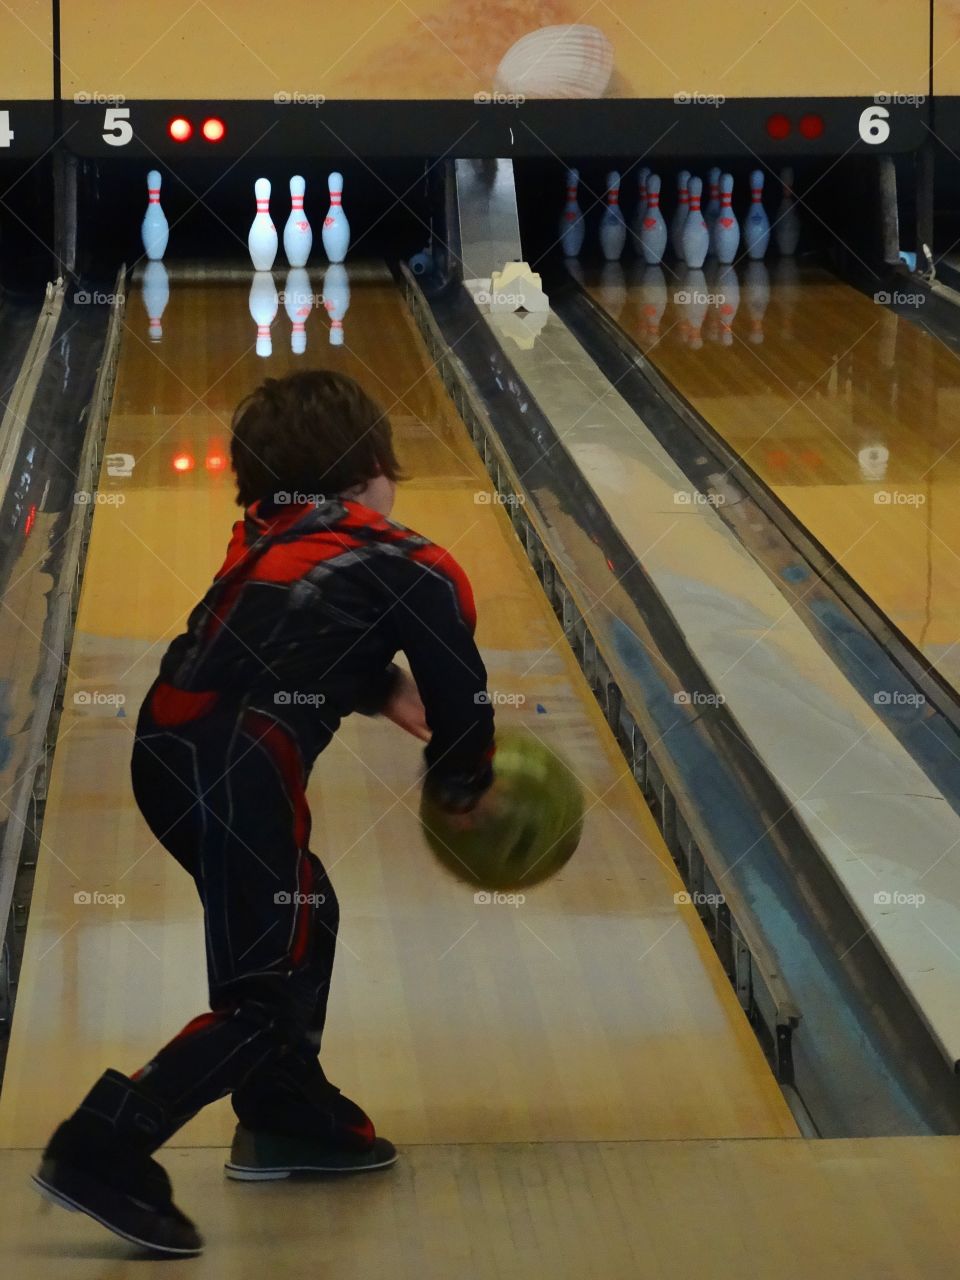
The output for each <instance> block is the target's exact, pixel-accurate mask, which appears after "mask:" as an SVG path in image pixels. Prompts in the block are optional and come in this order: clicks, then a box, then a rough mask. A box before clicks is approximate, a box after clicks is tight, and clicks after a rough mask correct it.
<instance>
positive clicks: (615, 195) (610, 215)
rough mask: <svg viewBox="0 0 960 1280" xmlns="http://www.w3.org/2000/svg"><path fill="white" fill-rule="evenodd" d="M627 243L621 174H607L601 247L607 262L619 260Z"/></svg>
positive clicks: (614, 172)
mask: <svg viewBox="0 0 960 1280" xmlns="http://www.w3.org/2000/svg"><path fill="white" fill-rule="evenodd" d="M626 243H627V224H626V223H625V222H624V220H623V211H622V210H621V208H620V175H619V173H617V171H616V169H614V171H613V172H612V173H608V174H607V207H606V208H605V209H604V211H603V217H602V218H601V219H600V248H601V250H602V252H603V256H604V257H605V258H606V260H607V262H617V261H618V260H619V258H620V256H621V254H622V253H623V246H624V245H625V244H626Z"/></svg>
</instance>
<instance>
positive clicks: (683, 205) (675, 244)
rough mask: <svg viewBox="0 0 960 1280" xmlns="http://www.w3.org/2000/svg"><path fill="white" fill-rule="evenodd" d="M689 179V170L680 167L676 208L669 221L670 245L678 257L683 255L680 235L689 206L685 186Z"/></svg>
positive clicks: (688, 194)
mask: <svg viewBox="0 0 960 1280" xmlns="http://www.w3.org/2000/svg"><path fill="white" fill-rule="evenodd" d="M689 181H690V170H689V169H681V170H680V172H679V173H678V174H677V208H676V210H675V212H674V215H673V219H672V220H671V222H670V247H671V248H672V249H673V252H674V255H675V256H676V257H678V258H682V257H683V243H682V240H681V237H682V236H683V224H684V223H685V222H686V220H687V210H688V209H689V207H690V193H689V190H688V188H687V184H688V183H689Z"/></svg>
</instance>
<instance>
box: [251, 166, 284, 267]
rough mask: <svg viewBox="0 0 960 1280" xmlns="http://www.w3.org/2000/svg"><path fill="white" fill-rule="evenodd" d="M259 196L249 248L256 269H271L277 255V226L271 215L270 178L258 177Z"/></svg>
mask: <svg viewBox="0 0 960 1280" xmlns="http://www.w3.org/2000/svg"><path fill="white" fill-rule="evenodd" d="M253 189H254V192H255V193H256V197H257V215H256V217H255V218H254V220H253V222H252V223H251V226H250V234H249V235H248V236H247V248H248V249H249V250H250V259H251V261H252V262H253V269H254V271H269V270H270V268H271V267H272V266H273V263H274V259H275V258H276V256H277V244H278V241H277V228H276V227H275V226H274V225H273V219H272V218H271V217H270V180H269V178H258V179H257V180H256V182H255V183H254V184H253Z"/></svg>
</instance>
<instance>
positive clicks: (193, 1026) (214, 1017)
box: [130, 1012, 230, 1080]
mask: <svg viewBox="0 0 960 1280" xmlns="http://www.w3.org/2000/svg"><path fill="white" fill-rule="evenodd" d="M229 1016H230V1014H229V1012H222V1013H201V1014H198V1015H197V1017H195V1018H191V1019H190V1021H189V1022H188V1023H187V1025H186V1026H185V1027H184V1028H183V1029H182V1030H181V1031H178V1032H177V1034H176V1035H175V1036H174V1037H173V1039H172V1040H170V1041H169V1042H168V1043H167V1044H165V1045H164V1047H163V1048H164V1049H169V1048H170V1046H171V1045H174V1044H177V1042H178V1041H180V1040H186V1039H187V1037H188V1036H194V1035H196V1034H197V1032H198V1031H206V1029H207V1027H212V1026H214V1025H215V1024H216V1023H217V1022H222V1021H223V1019H224V1018H227V1017H229ZM160 1052H161V1053H163V1049H161V1050H160ZM148 1065H149V1064H148ZM146 1069H147V1068H146V1067H141V1068H140V1070H139V1071H134V1073H133V1075H131V1077H130V1079H131V1080H139V1079H140V1077H141V1076H142V1075H143V1073H144V1072H145V1071H146Z"/></svg>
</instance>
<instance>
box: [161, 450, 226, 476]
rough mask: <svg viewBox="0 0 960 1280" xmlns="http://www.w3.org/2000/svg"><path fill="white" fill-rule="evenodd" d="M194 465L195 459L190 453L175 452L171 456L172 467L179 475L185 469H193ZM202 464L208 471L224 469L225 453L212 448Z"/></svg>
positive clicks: (195, 463)
mask: <svg viewBox="0 0 960 1280" xmlns="http://www.w3.org/2000/svg"><path fill="white" fill-rule="evenodd" d="M196 465H197V460H196V458H194V456H193V454H192V453H176V454H174V456H173V469H174V471H179V472H180V473H181V475H182V474H183V473H184V472H186V471H193V470H194V468H195V467H196ZM203 465H204V466H205V467H206V469H207V470H208V471H226V469H227V455H226V454H225V453H221V452H219V451H218V450H213V451H211V452H210V453H208V454H207V456H206V457H205V458H204V460H203Z"/></svg>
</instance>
